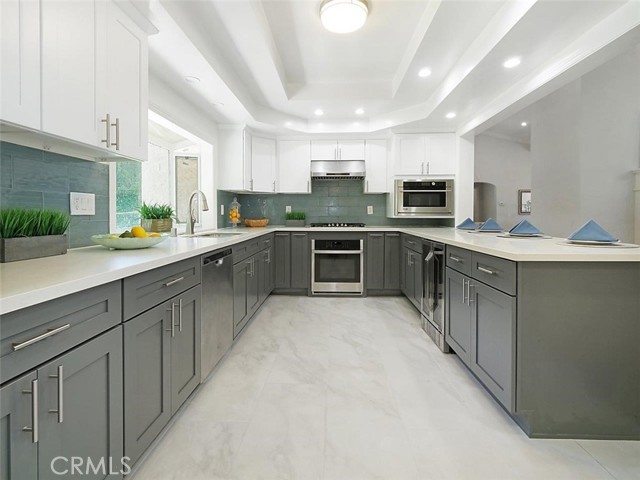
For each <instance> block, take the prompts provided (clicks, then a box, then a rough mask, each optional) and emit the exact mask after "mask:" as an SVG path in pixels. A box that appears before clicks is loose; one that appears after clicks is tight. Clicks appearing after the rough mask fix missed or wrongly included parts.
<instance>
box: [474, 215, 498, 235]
mask: <svg viewBox="0 0 640 480" xmlns="http://www.w3.org/2000/svg"><path fill="white" fill-rule="evenodd" d="M478 230H480V231H481V232H484V231H490V232H492V231H499V232H501V231H502V227H501V226H500V225H498V222H496V221H495V220H494V219H493V218H488V219H487V221H486V222H484V223H483V224H482V225H480V228H479V229H478Z"/></svg>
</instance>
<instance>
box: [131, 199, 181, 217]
mask: <svg viewBox="0 0 640 480" xmlns="http://www.w3.org/2000/svg"><path fill="white" fill-rule="evenodd" d="M138 213H140V218H144V219H145V220H154V219H161V218H172V217H173V214H174V211H173V207H172V206H171V205H169V204H168V203H154V204H153V205H152V204H148V203H146V202H142V205H140V206H139V207H138Z"/></svg>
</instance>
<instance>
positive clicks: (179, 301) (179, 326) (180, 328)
mask: <svg viewBox="0 0 640 480" xmlns="http://www.w3.org/2000/svg"><path fill="white" fill-rule="evenodd" d="M178 331H179V332H182V299H180V300H178Z"/></svg>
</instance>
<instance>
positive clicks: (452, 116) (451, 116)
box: [445, 112, 456, 118]
mask: <svg viewBox="0 0 640 480" xmlns="http://www.w3.org/2000/svg"><path fill="white" fill-rule="evenodd" d="M445 117H447V118H456V112H449V113H447V114H446V115H445Z"/></svg>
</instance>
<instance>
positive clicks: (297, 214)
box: [286, 212, 307, 220]
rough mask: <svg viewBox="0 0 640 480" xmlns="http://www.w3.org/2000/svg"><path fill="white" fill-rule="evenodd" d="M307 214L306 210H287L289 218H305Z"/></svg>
mask: <svg viewBox="0 0 640 480" xmlns="http://www.w3.org/2000/svg"><path fill="white" fill-rule="evenodd" d="M305 218H307V215H306V214H305V213H304V212H287V217H286V219H287V220H304V219H305Z"/></svg>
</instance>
